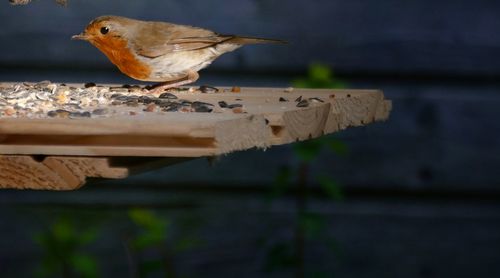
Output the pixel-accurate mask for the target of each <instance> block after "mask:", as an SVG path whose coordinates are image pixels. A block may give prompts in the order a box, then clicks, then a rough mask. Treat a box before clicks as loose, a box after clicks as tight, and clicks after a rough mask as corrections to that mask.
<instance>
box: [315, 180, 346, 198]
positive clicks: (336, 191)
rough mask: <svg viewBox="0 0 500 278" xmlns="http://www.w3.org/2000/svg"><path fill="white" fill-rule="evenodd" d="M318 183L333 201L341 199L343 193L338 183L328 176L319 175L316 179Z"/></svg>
mask: <svg viewBox="0 0 500 278" xmlns="http://www.w3.org/2000/svg"><path fill="white" fill-rule="evenodd" d="M317 181H318V183H319V185H320V186H321V188H322V189H323V191H324V192H325V193H326V194H327V195H328V197H329V198H330V199H332V200H334V201H342V200H343V198H344V195H343V194H342V189H341V187H340V186H339V184H338V183H337V182H336V181H334V180H333V179H331V178H330V177H328V176H321V177H319V178H318V179H317Z"/></svg>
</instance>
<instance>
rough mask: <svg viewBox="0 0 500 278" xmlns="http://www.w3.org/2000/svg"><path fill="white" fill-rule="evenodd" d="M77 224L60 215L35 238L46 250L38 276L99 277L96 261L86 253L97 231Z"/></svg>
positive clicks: (91, 227)
mask: <svg viewBox="0 0 500 278" xmlns="http://www.w3.org/2000/svg"><path fill="white" fill-rule="evenodd" d="M77 221H78V219H75V218H74V217H71V216H69V215H61V216H59V217H58V218H57V219H56V220H55V221H54V222H53V223H51V224H50V226H49V227H48V228H47V229H46V230H45V231H43V232H39V233H37V234H35V235H34V240H35V242H36V243H37V244H38V245H39V246H40V247H41V248H42V250H43V255H42V261H41V264H40V266H39V268H38V269H36V271H35V276H36V277H61V276H62V277H84V278H92V277H98V264H97V260H96V258H95V257H93V256H91V255H90V254H88V253H87V252H86V251H85V247H87V246H88V245H89V244H91V243H93V242H94V241H95V240H96V238H97V236H98V230H97V229H96V228H94V226H93V225H90V226H89V225H82V224H81V223H82V222H80V224H79V223H77ZM84 222H85V221H84Z"/></svg>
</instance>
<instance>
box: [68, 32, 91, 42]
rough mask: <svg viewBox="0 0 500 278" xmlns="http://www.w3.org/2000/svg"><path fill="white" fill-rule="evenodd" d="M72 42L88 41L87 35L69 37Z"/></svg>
mask: <svg viewBox="0 0 500 278" xmlns="http://www.w3.org/2000/svg"><path fill="white" fill-rule="evenodd" d="M71 39H72V40H84V41H86V40H88V39H89V37H88V36H87V34H85V33H81V34H78V35H74V36H73V37H71Z"/></svg>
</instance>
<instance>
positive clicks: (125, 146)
mask: <svg viewBox="0 0 500 278" xmlns="http://www.w3.org/2000/svg"><path fill="white" fill-rule="evenodd" d="M75 86H81V85H75ZM115 86H116V85H115ZM172 93H173V94H175V95H176V96H177V97H178V98H179V99H185V100H188V101H191V102H194V101H202V102H206V103H211V104H213V108H214V111H213V112H212V113H196V112H190V113H182V112H161V111H158V110H156V111H157V112H147V113H145V112H143V110H142V109H143V108H142V107H135V108H126V109H136V111H137V113H134V114H133V115H134V116H131V115H130V114H129V113H112V114H110V115H109V116H106V117H92V118H88V119H70V118H64V119H59V118H48V117H46V118H43V117H42V118H28V117H22V116H20V117H19V118H12V117H9V116H8V115H7V114H5V113H4V117H0V154H3V156H0V163H1V165H0V171H2V173H3V175H1V176H0V187H2V188H32V189H35V188H37V189H55V190H70V189H76V188H78V187H80V186H82V185H83V184H84V183H85V180H86V179H87V178H88V177H100V178H124V177H126V176H128V175H129V168H130V167H131V165H128V164H127V163H122V164H121V166H118V167H113V166H111V165H110V161H111V160H112V158H113V157H115V158H116V157H124V158H125V157H144V158H147V157H170V158H176V159H178V158H195V157H202V156H215V155H221V154H226V153H229V152H234V151H239V150H246V149H250V148H255V147H256V148H267V147H269V146H271V145H280V144H286V143H290V142H295V141H302V140H308V139H312V138H316V137H319V136H322V135H324V134H327V133H332V132H335V131H338V130H341V129H345V128H347V127H349V126H360V125H365V124H368V123H371V122H374V121H379V120H385V119H387V118H388V115H389V112H390V109H391V103H390V101H387V100H384V96H383V93H382V92H380V91H376V90H308V89H295V90H289V89H287V90H285V89H283V88H241V89H240V90H239V92H238V93H232V92H230V90H229V88H221V91H220V93H209V94H202V93H199V92H198V93H196V92H195V93H193V92H191V91H186V90H178V91H172ZM300 100H303V101H307V103H306V105H305V107H298V106H299V105H298V103H299V101H300ZM221 101H225V102H226V103H227V104H238V105H240V107H237V108H234V110H233V109H227V108H224V106H221V105H220V104H219V103H220V102H221ZM118 109H120V108H118ZM237 110H238V111H237ZM236 112H237V113H236ZM11 115H12V114H11ZM15 116H18V114H15ZM31 155H45V156H48V157H45V158H44V159H43V160H41V161H37V160H35V159H34V158H33V157H31ZM122 161H123V160H122ZM155 161H157V158H156V160H155ZM16 165H21V166H20V167H16ZM157 165H161V163H157Z"/></svg>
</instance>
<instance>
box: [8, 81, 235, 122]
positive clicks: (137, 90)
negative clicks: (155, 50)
mask: <svg viewBox="0 0 500 278" xmlns="http://www.w3.org/2000/svg"><path fill="white" fill-rule="evenodd" d="M182 91H189V92H193V93H217V92H219V89H217V88H215V87H209V86H201V87H199V88H197V89H196V88H189V89H184V88H182V89H175V92H182ZM172 92H174V91H172ZM215 106H216V104H212V103H206V102H201V101H189V100H183V99H179V98H178V97H177V96H176V95H175V94H172V93H170V92H165V93H162V94H160V95H158V96H154V95H150V94H148V93H147V89H146V88H144V87H140V86H135V85H134V86H131V85H123V86H121V87H107V86H97V85H96V84H94V83H87V84H85V85H84V86H83V87H72V86H68V85H65V84H55V83H51V82H49V81H43V82H39V83H18V84H1V83H0V117H27V118H56V117H57V118H90V117H107V116H112V115H117V114H127V115H137V114H140V113H148V112H175V111H178V112H186V113H191V112H200V113H210V112H221V111H220V108H230V109H231V108H234V107H236V106H238V107H241V105H239V104H236V105H234V104H227V103H225V102H219V104H218V107H217V108H216V107H215ZM217 109H219V110H218V111H214V110H217Z"/></svg>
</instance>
